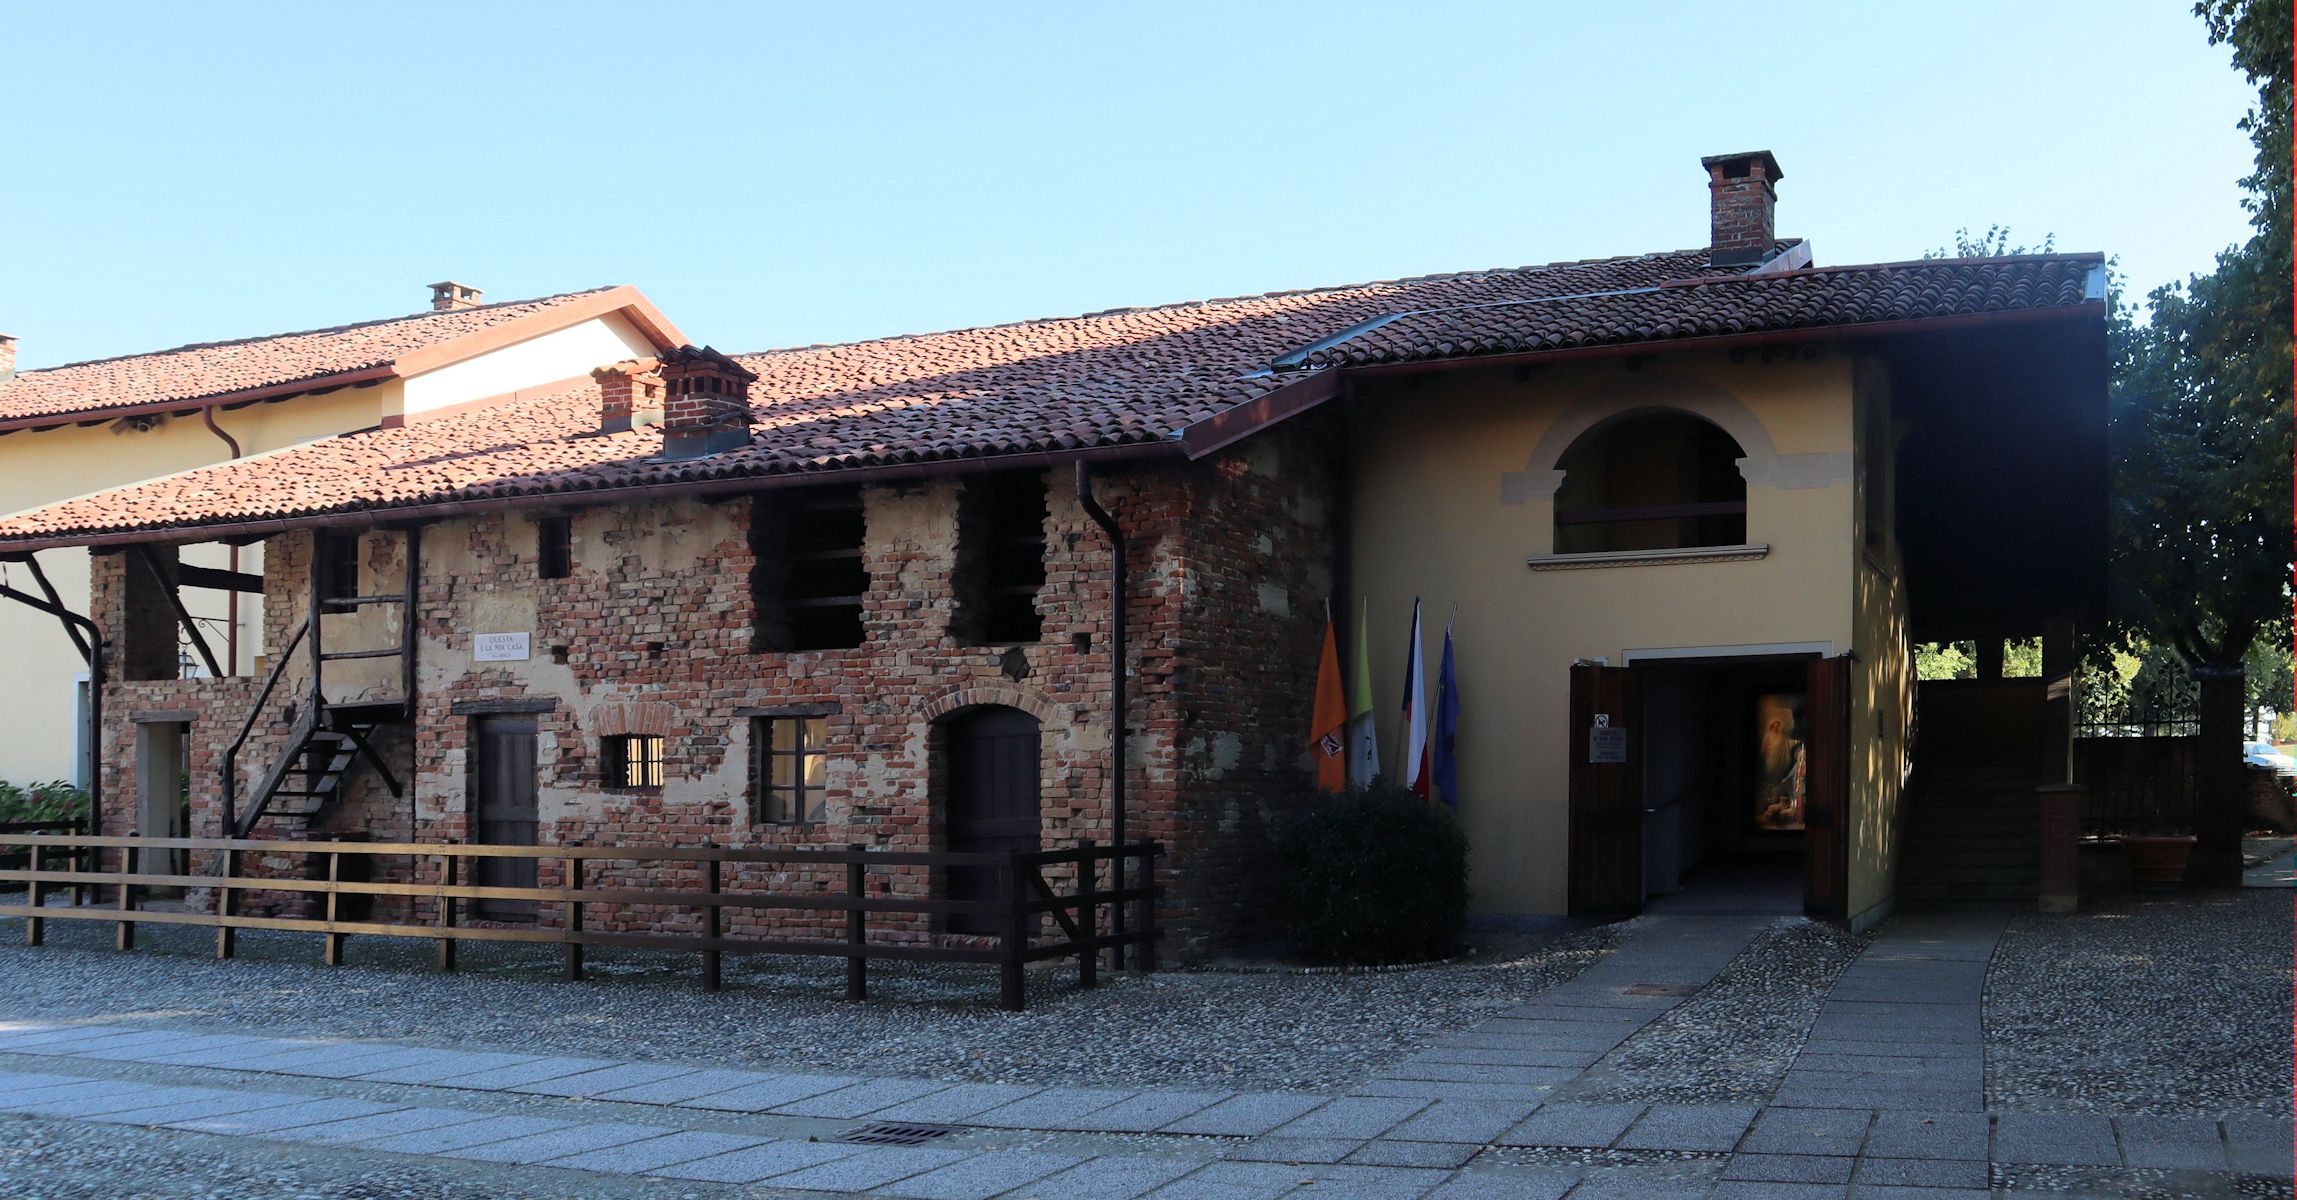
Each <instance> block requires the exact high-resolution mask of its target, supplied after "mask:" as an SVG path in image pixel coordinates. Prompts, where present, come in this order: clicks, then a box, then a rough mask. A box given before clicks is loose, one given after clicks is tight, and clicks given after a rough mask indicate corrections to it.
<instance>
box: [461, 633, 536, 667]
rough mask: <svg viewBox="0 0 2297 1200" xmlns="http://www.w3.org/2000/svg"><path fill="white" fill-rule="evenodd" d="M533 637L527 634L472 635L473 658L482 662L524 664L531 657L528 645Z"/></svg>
mask: <svg viewBox="0 0 2297 1200" xmlns="http://www.w3.org/2000/svg"><path fill="white" fill-rule="evenodd" d="M533 636H534V635H532V634H527V633H476V634H472V635H471V657H472V658H474V659H477V660H478V661H480V662H523V661H525V660H526V659H527V658H529V657H531V654H530V653H529V651H528V649H527V645H528V643H529V642H530V641H531V640H532V639H533Z"/></svg>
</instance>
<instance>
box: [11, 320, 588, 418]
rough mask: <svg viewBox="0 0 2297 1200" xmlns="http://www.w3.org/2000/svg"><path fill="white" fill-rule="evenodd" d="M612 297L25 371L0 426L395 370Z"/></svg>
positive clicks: (350, 327)
mask: <svg viewBox="0 0 2297 1200" xmlns="http://www.w3.org/2000/svg"><path fill="white" fill-rule="evenodd" d="M610 290H612V289H609V288H595V289H592V290H590V291H587V292H568V293H566V294H564V295H559V296H545V297H543V298H542V299H539V300H517V301H511V302H509V303H504V304H487V305H481V306H478V307H475V308H462V309H454V310H452V311H448V312H422V313H415V314H413V315H411V316H404V317H391V318H388V319H385V320H381V321H367V322H364V323H361V324H358V325H337V326H335V327H333V328H330V329H312V330H306V331H304V332H301V333H280V334H273V335H271V336H269V337H255V338H240V339H238V340H236V341H229V342H203V343H200V344H197V345H191V346H178V347H176V348H175V349H173V350H160V351H155V352H153V353H150V354H130V355H127V356H124V357H121V358H104V359H97V360H95V361H92V362H80V363H68V364H66V365H64V366H60V367H43V368H41V369H39V370H36V371H24V372H21V373H19V374H17V375H16V376H15V377H14V378H12V379H7V380H0V421H19V420H25V419H29V418H39V417H67V416H77V415H80V414H88V415H91V416H100V415H101V414H103V413H104V412H106V411H108V410H111V409H119V408H137V407H144V406H148V405H153V404H162V403H170V402H175V401H185V402H195V401H200V400H206V399H210V398H212V397H216V396H224V395H230V394H232V393H234V392H244V391H249V390H251V389H255V388H266V387H275V386H278V385H282V384H293V383H298V382H301V381H304V380H319V379H324V378H326V377H328V376H332V375H341V374H344V373H346V372H351V371H358V370H363V369H367V368H372V367H383V366H389V365H390V364H392V363H393V362H395V361H397V360H398V359H399V358H400V357H402V356H404V355H406V354H408V353H410V352H413V351H417V350H425V349H429V348H431V347H434V346H438V345H441V344H443V343H446V342H451V341H453V340H455V339H456V338H460V337H463V336H465V335H468V334H473V333H477V332H479V331H481V330H484V329H490V328H493V327H495V326H500V325H507V324H510V323H512V322H514V321H519V320H523V319H525V318H527V317H532V316H535V315H537V314H539V313H544V312H548V311H549V310H551V309H553V308H559V307H562V306H566V305H570V304H574V303H577V302H579V301H580V300H582V299H583V298H585V297H588V296H594V295H596V294H598V293H600V292H604V291H610Z"/></svg>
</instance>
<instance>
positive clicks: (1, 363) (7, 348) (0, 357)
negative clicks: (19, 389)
mask: <svg viewBox="0 0 2297 1200" xmlns="http://www.w3.org/2000/svg"><path fill="white" fill-rule="evenodd" d="M14 378H16V335H15V334H13V333H0V383H5V382H7V381H8V380H11V379H14Z"/></svg>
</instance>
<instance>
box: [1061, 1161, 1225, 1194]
mask: <svg viewBox="0 0 2297 1200" xmlns="http://www.w3.org/2000/svg"><path fill="white" fill-rule="evenodd" d="M1203 1165H1204V1164H1203V1163H1201V1162H1195V1161H1190V1160H1186V1159H1173V1158H1150V1157H1146V1156H1143V1157H1138V1158H1115V1157H1110V1158H1096V1159H1091V1160H1089V1161H1087V1162H1084V1163H1081V1164H1079V1165H1077V1166H1074V1167H1071V1168H1069V1169H1068V1170H1066V1171H1062V1172H1059V1173H1058V1174H1054V1175H1048V1176H1046V1177H1045V1178H1043V1179H1040V1180H1038V1181H1036V1183H1035V1184H1034V1185H1032V1186H1030V1187H1027V1188H1025V1189H1023V1190H1022V1191H1020V1192H1017V1193H1016V1196H1017V1197H1020V1198H1022V1200H1039V1198H1042V1200H1067V1198H1069V1197H1079V1198H1082V1197H1086V1196H1091V1197H1094V1198H1095V1200H1136V1198H1137V1197H1140V1196H1145V1195H1147V1194H1148V1193H1150V1192H1153V1191H1155V1190H1156V1189H1158V1188H1160V1187H1163V1186H1164V1185H1165V1184H1167V1183H1170V1182H1172V1181H1173V1180H1175V1179H1178V1178H1180V1177H1181V1176H1183V1175H1186V1174H1188V1173H1189V1172H1191V1171H1194V1170H1197V1169H1198V1168H1200V1167H1202V1166H1203Z"/></svg>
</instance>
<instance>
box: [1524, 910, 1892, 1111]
mask: <svg viewBox="0 0 2297 1200" xmlns="http://www.w3.org/2000/svg"><path fill="white" fill-rule="evenodd" d="M1864 944H1865V943H1864V941H1863V939H1860V938H1856V937H1852V936H1851V935H1850V934H1848V933H1845V932H1843V931H1842V930H1839V929H1835V928H1832V927H1830V926H1827V925H1822V924H1819V923H1818V922H1816V921H1808V920H1804V919H1803V918H1800V917H1792V918H1788V919H1786V920H1783V921H1781V922H1780V923H1779V926H1778V927H1777V928H1775V929H1773V930H1771V931H1770V932H1768V933H1765V934H1763V935H1762V936H1761V937H1759V938H1756V939H1755V941H1754V944H1752V945H1750V946H1748V947H1747V948H1746V949H1745V950H1743V951H1741V952H1740V953H1739V956H1738V957H1737V958H1734V959H1732V960H1731V962H1730V965H1728V966H1726V967H1724V968H1723V973H1722V974H1721V975H1718V976H1716V977H1715V981H1714V982H1713V983H1710V984H1708V985H1707V987H1706V988H1705V989H1703V990H1701V991H1700V992H1699V994H1698V995H1696V996H1693V997H1691V998H1690V999H1688V1000H1685V1001H1684V1002H1683V1003H1681V1004H1678V1005H1676V1006H1675V1007H1674V1008H1672V1009H1669V1010H1668V1011H1667V1013H1666V1015H1664V1016H1662V1017H1660V1018H1659V1019H1658V1020H1656V1021H1653V1022H1652V1023H1651V1024H1649V1025H1647V1026H1645V1027H1644V1028H1643V1029H1642V1031H1641V1032H1639V1033H1637V1034H1636V1035H1635V1036H1634V1037H1631V1038H1629V1039H1628V1040H1627V1042H1626V1044H1624V1045H1622V1046H1620V1047H1619V1048H1618V1049H1617V1050H1614V1051H1612V1052H1611V1053H1610V1054H1609V1055H1606V1056H1605V1057H1604V1059H1603V1061H1601V1062H1599V1063H1597V1064H1596V1065H1595V1066H1594V1067H1593V1068H1592V1069H1590V1070H1589V1071H1588V1072H1587V1073H1586V1074H1585V1075H1582V1076H1580V1077H1579V1078H1578V1079H1577V1080H1574V1081H1573V1082H1572V1083H1571V1084H1569V1085H1568V1086H1567V1087H1566V1089H1565V1091H1566V1093H1567V1094H1568V1095H1569V1096H1570V1098H1571V1099H1573V1100H1582V1101H1596V1102H1619V1103H1624V1102H1628V1101H1651V1102H1657V1103H1679V1104H1706V1103H1730V1102H1761V1101H1766V1100H1768V1099H1769V1098H1770V1096H1771V1093H1772V1092H1774V1091H1776V1090H1777V1089H1778V1085H1779V1080H1780V1079H1781V1078H1783V1077H1784V1076H1785V1075H1786V1072H1787V1068H1788V1067H1789V1066H1790V1065H1792V1063H1793V1062H1794V1057H1795V1052H1796V1051H1797V1050H1800V1049H1801V1048H1802V1044H1803V1038H1804V1035H1805V1034H1806V1033H1808V1032H1809V1030H1810V1024H1811V1022H1812V1021H1813V1020H1816V1019H1817V1017H1818V1010H1819V1006H1820V1005H1821V1004H1823V1003H1825V1002H1826V994H1827V989H1829V988H1831V987H1833V986H1834V979H1835V976H1837V975H1839V974H1841V973H1842V969H1843V968H1844V967H1847V966H1849V965H1850V962H1851V960H1852V959H1854V958H1856V957H1858V953H1859V951H1860V950H1861V949H1862V948H1863V947H1864Z"/></svg>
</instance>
